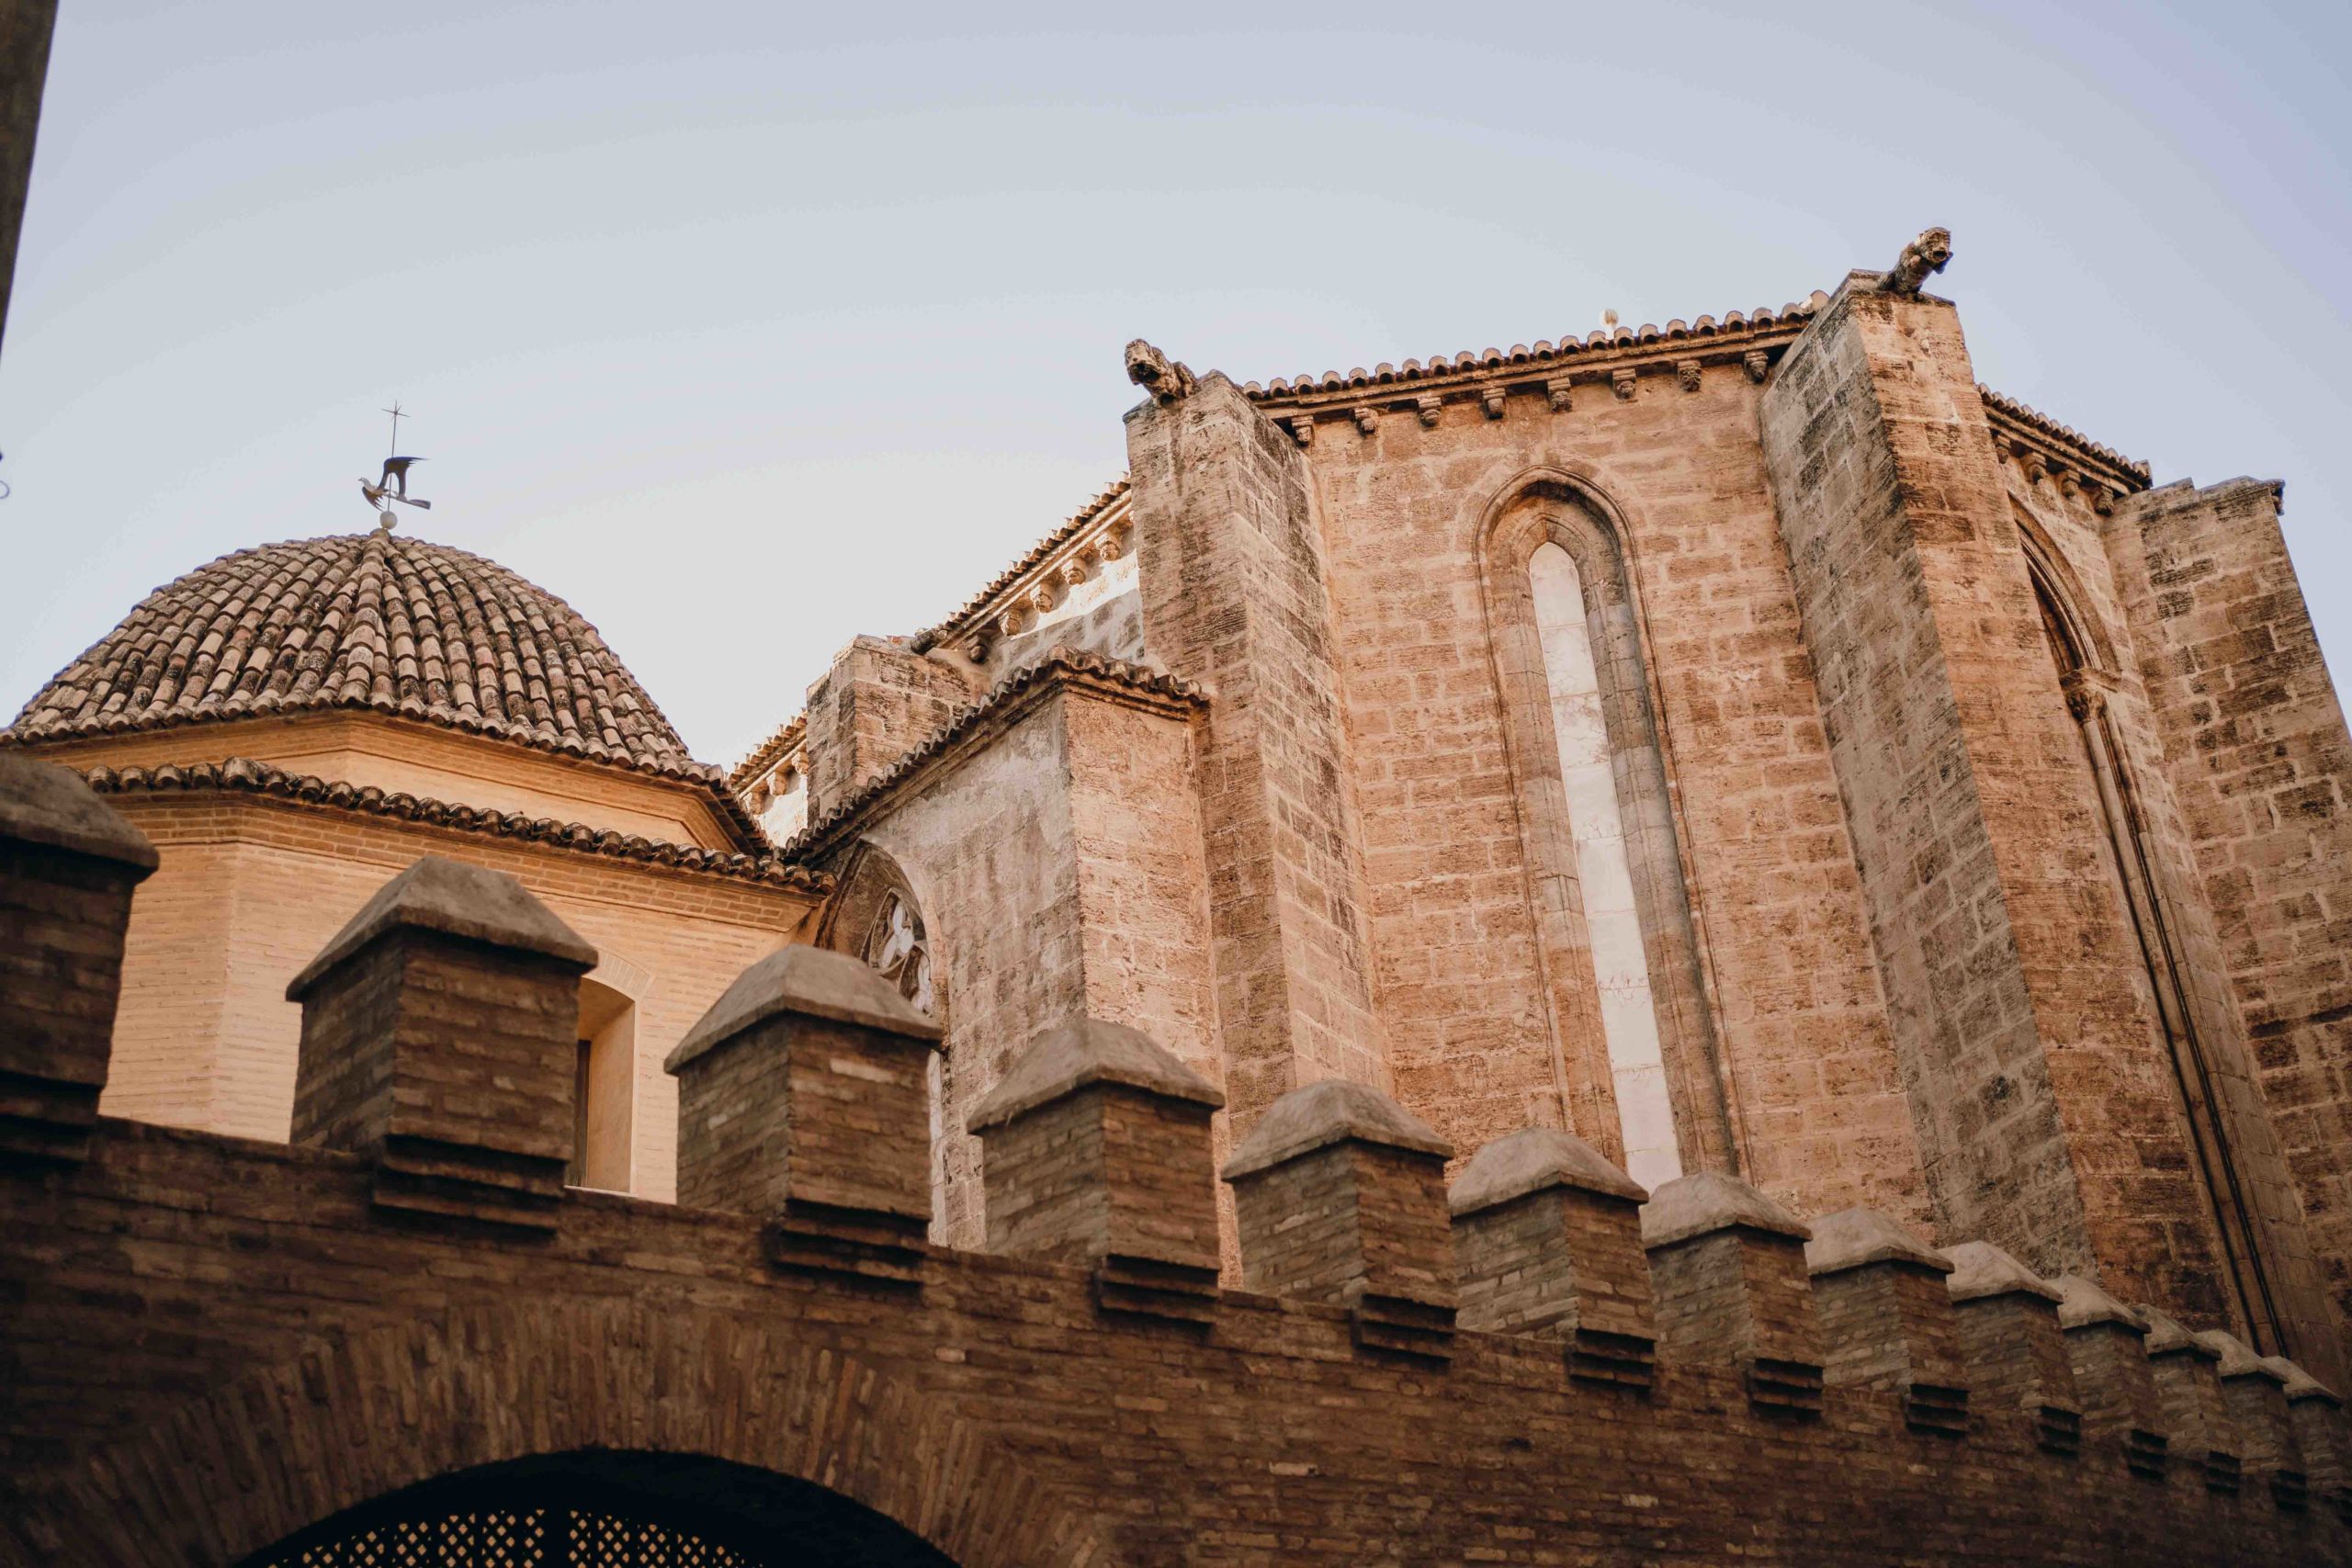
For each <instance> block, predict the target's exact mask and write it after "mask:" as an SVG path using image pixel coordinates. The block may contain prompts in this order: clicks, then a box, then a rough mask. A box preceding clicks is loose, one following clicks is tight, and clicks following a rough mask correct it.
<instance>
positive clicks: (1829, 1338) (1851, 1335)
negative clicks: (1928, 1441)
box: [1804, 1208, 1968, 1438]
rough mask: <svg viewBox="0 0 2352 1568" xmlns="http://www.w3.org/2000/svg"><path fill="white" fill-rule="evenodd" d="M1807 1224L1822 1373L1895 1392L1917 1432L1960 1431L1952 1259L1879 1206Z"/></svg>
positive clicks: (1962, 1398)
mask: <svg viewBox="0 0 2352 1568" xmlns="http://www.w3.org/2000/svg"><path fill="white" fill-rule="evenodd" d="M1812 1228H1813V1239H1812V1240H1810V1241H1808V1242H1807V1243H1805V1248H1804V1261H1805V1269H1806V1270H1807V1272H1808V1273H1810V1274H1811V1276H1812V1278H1813V1302H1814V1310H1815V1314H1816V1315H1817V1316H1818V1317H1819V1319H1820V1323H1821V1342H1822V1351H1823V1361H1822V1381H1823V1382H1825V1383H1826V1384H1827V1385H1828V1386H1830V1387H1833V1388H1839V1387H1859V1388H1882V1389H1891V1390H1894V1391H1895V1392H1896V1393H1900V1394H1901V1395H1902V1397H1903V1415H1904V1420H1905V1423H1906V1424H1907V1425H1908V1426H1909V1427H1911V1428H1912V1429H1913V1430H1914V1431H1920V1432H1933V1433H1937V1434H1939V1435H1941V1436H1944V1437H1952V1438H1957V1437H1964V1436H1966V1435H1967V1431H1968V1387H1967V1378H1966V1375H1965V1373H1964V1371H1963V1370H1962V1364H1961V1350H1960V1328H1959V1325H1958V1324H1957V1323H1956V1322H1955V1321H1954V1320H1953V1316H1952V1304H1951V1294H1950V1292H1947V1291H1946V1290H1945V1288H1944V1276H1946V1275H1947V1274H1950V1273H1951V1263H1950V1262H1949V1261H1948V1260H1946V1259H1945V1258H1944V1257H1943V1255H1942V1254H1941V1253H1939V1252H1937V1251H1935V1250H1934V1249H1933V1248H1931V1247H1928V1245H1927V1244H1926V1243H1924V1242H1922V1241H1920V1240H1919V1239H1918V1238H1917V1236H1915V1235H1912V1234H1911V1233H1910V1232H1909V1231H1907V1230H1905V1228H1904V1227H1903V1226H1902V1224H1899V1223H1898V1222H1896V1221H1895V1220H1894V1219H1891V1218H1889V1217H1888V1216H1887V1215H1885V1214H1882V1213H1879V1212H1878V1211H1877V1210H1875V1209H1861V1208H1855V1209H1840V1210H1839V1211H1838V1212H1837V1213H1834V1214H1825V1215H1823V1216H1822V1217H1821V1218H1819V1219H1817V1220H1815V1221H1814V1222H1813V1227H1812Z"/></svg>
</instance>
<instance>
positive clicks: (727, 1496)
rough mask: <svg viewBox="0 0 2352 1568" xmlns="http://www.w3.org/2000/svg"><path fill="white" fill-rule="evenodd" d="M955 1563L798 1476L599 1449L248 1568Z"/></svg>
mask: <svg viewBox="0 0 2352 1568" xmlns="http://www.w3.org/2000/svg"><path fill="white" fill-rule="evenodd" d="M428 1565H429V1568H954V1564H953V1562H951V1560H950V1559H948V1558H947V1557H944V1556H943V1555H941V1553H940V1552H939V1551H937V1550H936V1549H934V1548H933V1547H932V1546H930V1545H928V1544H927V1543H925V1542H924V1541H922V1540H920V1539H919V1538H917V1537H916V1536H915V1535H913V1534H912V1533H911V1532H910V1531H909V1530H907V1529H905V1528H904V1527H902V1526H900V1525H899V1524H897V1523H895V1522H894V1521H892V1520H890V1519H888V1518H886V1517H883V1516H882V1515H880V1514H878V1513H876V1512H875V1511H874V1510H873V1509H871V1508H868V1507H865V1506H863V1505H861V1504H858V1503H855V1502H853V1501H851V1500H850V1499H849V1498H847V1497H844V1496H842V1495H840V1494H838V1493H835V1492H830V1491H828V1490H826V1489H825V1488H824V1487H821V1486H818V1485H815V1484H813V1483H809V1482H806V1481H799V1480H796V1479H794V1478H792V1477H790V1476H783V1475H776V1474H774V1473H772V1472H767V1471H763V1470H757V1469H753V1468H752V1467H750V1466H747V1465H741V1464H734V1463H730V1462H729V1461H723V1460H715V1459H706V1458H702V1457H700V1456H695V1455H680V1454H662V1453H628V1452H615V1451H612V1450H589V1451H585V1452H579V1453H569V1454H555V1455H545V1456H539V1457H535V1458H531V1459H526V1460H517V1461H510V1462H508V1463H504V1464H494V1465H486V1466H484V1467H482V1468H481V1469H478V1470H470V1471H466V1472H461V1473H459V1474H457V1475H450V1476H443V1477H440V1478H438V1479H435V1480H433V1481H428V1482H424V1483H422V1484H419V1485H416V1486H411V1487H406V1488H403V1489H402V1490H401V1491H398V1492H394V1493H392V1494H390V1495H387V1496H383V1497H379V1498H376V1499H374V1500H372V1501H370V1502H367V1503H363V1504H361V1505H359V1506H357V1507H354V1508H348V1509H345V1511H344V1512H342V1513H340V1514H337V1515H336V1516H334V1517H333V1518H330V1519H326V1520H323V1521H322V1522H321V1523H319V1524H317V1525H313V1526H311V1528H310V1529H305V1530H302V1531H300V1533H298V1534H297V1535H295V1536H292V1537H290V1538H288V1540H282V1541H279V1542H278V1543H277V1545H275V1546H272V1547H270V1548H268V1549H267V1550H266V1551H261V1552H257V1553H255V1554H254V1556H252V1557H249V1558H247V1559H246V1560H245V1563H244V1568H428Z"/></svg>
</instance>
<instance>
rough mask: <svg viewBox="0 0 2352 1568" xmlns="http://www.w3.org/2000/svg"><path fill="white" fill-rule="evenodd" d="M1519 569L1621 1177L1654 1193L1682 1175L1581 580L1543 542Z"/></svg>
mask: <svg viewBox="0 0 2352 1568" xmlns="http://www.w3.org/2000/svg"><path fill="white" fill-rule="evenodd" d="M1527 573H1528V578H1529V581H1530V586H1531V587H1532V590H1533V594H1534V601H1535V627H1536V632H1537V635H1538V636H1539V637H1541V638H1542V640H1543V645H1544V679H1545V683H1546V684H1547V685H1548V687H1549V688H1550V692H1551V706H1552V733H1553V737H1554V739H1555V741H1556V743H1557V745H1558V747H1559V763H1560V782H1561V784H1562V786H1563V787H1564V788H1565V790H1566V795H1567V806H1568V823H1569V830H1570V833H1571V835H1572V837H1573V839H1574V841H1575V844H1576V862H1577V880H1578V883H1579V884H1580V885H1581V887H1582V889H1583V894H1584V919H1585V927H1586V930H1587V931H1588V932H1589V937H1590V941H1591V943H1592V970H1593V983H1594V985H1595V987H1597V988H1598V990H1599V991H1600V1028H1601V1034H1602V1036H1603V1038H1604V1039H1605V1041H1606V1042H1607V1043H1608V1048H1609V1068H1610V1077H1611V1082H1612V1084H1613V1086H1614V1088H1615V1089H1616V1098H1617V1116H1618V1122H1619V1125H1620V1127H1621V1129H1622V1131H1623V1137H1624V1144H1625V1169H1626V1172H1627V1174H1629V1175H1630V1176H1632V1177H1633V1179H1634V1180H1636V1181H1638V1182H1640V1183H1642V1184H1643V1185H1644V1186H1645V1187H1655V1186H1657V1184H1658V1183H1659V1182H1661V1181H1670V1180H1672V1179H1674V1178H1676V1177H1678V1176H1680V1175H1681V1174H1682V1155H1681V1150H1680V1146H1679V1142H1678V1140H1677V1139H1676V1137H1675V1132H1674V1107H1673V1101H1672V1098H1671V1096H1670V1095H1669V1093H1668V1086H1667V1075H1666V1055H1665V1050H1664V1045H1663V1043H1662V1041H1661V1038H1660V1035H1659V1031H1658V1010H1657V1001H1656V998H1654V997H1653V996H1652V995H1651V992H1650V964H1649V951H1648V945H1647V943H1646V942H1645V941H1644V940H1643V934H1642V918H1641V911H1640V908H1639V907H1638V906H1637V904H1636V902H1635V899H1634V871H1633V863H1632V859H1631V857H1630V856H1629V854H1628V853H1627V848H1626V837H1625V825H1624V819H1623V815H1622V814H1621V812H1620V811H1619V808H1618V801H1617V771H1618V769H1617V758H1616V754H1615V751H1614V750H1613V749H1612V748H1611V745H1610V739H1609V723H1608V715H1607V712H1606V709H1605V706H1604V700H1603V696H1602V693H1601V685H1600V668H1599V666H1598V665H1597V664H1596V662H1595V660H1594V658H1593V647H1592V634H1591V629H1590V627H1589V624H1588V621H1587V616H1586V611H1585V585H1584V581H1583V578H1582V575H1581V574H1580V573H1579V572H1578V571H1577V563H1576V561H1575V559H1574V558H1572V557H1571V556H1570V555H1569V554H1568V552H1567V551H1566V550H1564V549H1562V548H1561V547H1559V546H1558V545H1556V544H1554V543H1551V542H1550V541H1548V540H1547V541H1545V542H1544V544H1543V545H1541V546H1539V547H1537V548H1536V550H1535V553H1534V555H1533V556H1532V558H1530V559H1529V561H1528V563H1527Z"/></svg>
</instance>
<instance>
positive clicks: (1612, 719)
mask: <svg viewBox="0 0 2352 1568" xmlns="http://www.w3.org/2000/svg"><path fill="white" fill-rule="evenodd" d="M1486 554H1487V559H1486V573H1487V594H1488V600H1487V603H1488V610H1489V616H1490V620H1491V623H1492V630H1493V633H1494V637H1495V649H1496V660H1497V665H1498V671H1497V672H1498V675H1499V676H1500V677H1501V681H1502V691H1503V694H1504V696H1505V698H1506V703H1505V707H1506V713H1507V716H1508V726H1509V731H1510V739H1511V754H1512V766H1513V772H1514V773H1515V774H1516V775H1517V778H1518V781H1519V785H1520V793H1521V823H1522V829H1523V834H1524V838H1525V840H1526V845H1527V852H1528V859H1529V863H1530V866H1531V876H1532V889H1533V892H1534V897H1535V905H1536V911H1535V912H1536V922H1537V929H1538V933H1539V940H1540V942H1541V944H1542V948H1543V952H1544V964H1545V968H1546V972H1547V979H1548V982H1549V985H1550V988H1551V991H1552V1001H1553V1021H1554V1027H1555V1035H1556V1036H1557V1037H1558V1043H1559V1046H1560V1069H1559V1070H1560V1076H1561V1078H1562V1092H1563V1095H1564V1098H1565V1099H1566V1101H1567V1114H1568V1118H1569V1121H1570V1123H1571V1125H1573V1126H1575V1127H1576V1130H1577V1131H1578V1132H1580V1133H1583V1134H1585V1135H1586V1136H1588V1137H1593V1138H1594V1139H1595V1141H1596V1142H1598V1143H1600V1145H1602V1146H1603V1147H1604V1148H1606V1149H1610V1150H1611V1152H1612V1153H1615V1154H1616V1155H1617V1156H1619V1158H1620V1159H1621V1161H1622V1163H1623V1165H1624V1168H1625V1169H1626V1170H1627V1171H1628V1172H1629V1173H1630V1174H1631V1175H1632V1176H1633V1177H1634V1179H1635V1180H1637V1181H1640V1182H1642V1183H1643V1184H1644V1185H1645V1186H1651V1187H1655V1186H1657V1184H1658V1183H1660V1182H1662V1181H1668V1180H1671V1179H1674V1178H1675V1177H1677V1176H1679V1175H1681V1174H1683V1173H1684V1172H1685V1171H1686V1170H1698V1169H1736V1168H1737V1157H1736V1149H1735V1146H1734V1144H1733V1140H1732V1136H1731V1131H1730V1111H1729V1106H1728V1097H1727V1094H1726V1092H1725V1089H1724V1084H1723V1081H1722V1077H1721V1066H1720V1063H1719V1061H1718V1058H1717V1053H1716V1048H1715V1032H1714V1024H1713V1014H1712V1010H1711V1009H1710V1008H1709V1005H1708V1002H1707V998H1706V986H1705V981H1704V977H1703V974H1702V967H1701V964H1700V958H1699V946H1698V938H1697V932H1696V927H1695V923H1694V921H1693V919H1692V916H1691V902H1690V894H1689V890H1688V888H1687V886H1686V885H1685V882H1684V877H1683V869H1682V859H1681V850H1680V846H1679V835H1678V834H1677V831H1676V828H1675V818H1674V807H1673V802H1672V800H1671V798H1670V796H1669V795H1668V788H1667V771H1666V759H1665V753H1664V749H1663V746H1662V744H1661V741H1660V739H1659V732H1658V725H1657V712H1656V705H1655V700H1654V697H1653V694H1652V691H1651V683H1650V675H1649V670H1648V664H1647V660H1646V658H1645V654H1644V649H1643V638H1642V630H1641V621H1640V616H1639V614H1638V608H1637V605H1636V604H1635V600H1634V589H1633V584H1632V581H1631V579H1630V576H1629V574H1628V572H1627V570H1626V565H1625V556H1624V552H1623V546H1622V536H1621V534H1620V533H1619V530H1618V526H1617V525H1616V523H1615V521H1614V519H1613V515H1612V509H1611V508H1610V507H1609V506H1608V505H1607V503H1606V502H1603V501H1602V500H1601V499H1600V497H1599V496H1598V495H1597V494H1595V493H1593V492H1591V491H1589V490H1588V489H1587V488H1586V487H1584V486H1583V485H1581V484H1579V483H1577V482H1576V481H1573V480H1571V479H1567V478H1566V476H1561V477H1558V478H1548V479H1538V480H1536V481H1534V482H1532V483H1530V484H1527V485H1524V486H1522V487H1521V488H1520V489H1519V490H1518V491H1515V492H1514V493H1512V494H1511V495H1510V497H1509V498H1508V499H1507V500H1506V501H1505V502H1503V503H1502V504H1501V505H1499V506H1498V508H1497V509H1496V511H1495V513H1493V514H1492V519H1491V522H1490V525H1489V531H1488V534H1487V548H1486ZM1604 1106H1605V1107H1606V1108H1607V1109H1606V1110H1605V1111H1604V1110H1602V1109H1600V1108H1601V1107H1604ZM1588 1107H1590V1108H1592V1109H1589V1110H1588V1109H1587V1108H1588ZM1580 1123H1581V1124H1580Z"/></svg>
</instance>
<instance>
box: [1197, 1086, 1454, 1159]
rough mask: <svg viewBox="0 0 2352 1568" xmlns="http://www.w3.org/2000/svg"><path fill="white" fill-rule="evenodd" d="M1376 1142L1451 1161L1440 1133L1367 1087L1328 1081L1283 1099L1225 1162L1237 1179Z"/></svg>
mask: <svg viewBox="0 0 2352 1568" xmlns="http://www.w3.org/2000/svg"><path fill="white" fill-rule="evenodd" d="M1344 1143H1359V1144H1372V1145H1378V1146H1380V1147H1384V1148H1392V1149H1407V1150H1410V1151H1411V1152H1413V1153H1415V1154H1424V1155H1435V1156H1437V1157H1438V1158H1440V1159H1451V1158H1452V1157H1453V1145H1452V1144H1449V1143H1447V1142H1446V1141H1445V1140H1444V1139H1443V1138H1442V1137H1440V1136H1439V1135H1438V1132H1437V1129H1436V1128H1434V1127H1432V1126H1430V1124H1429V1123H1428V1122H1424V1121H1422V1120H1421V1119H1420V1118H1419V1117H1418V1116H1416V1115H1414V1114H1413V1113H1412V1112H1411V1111H1408V1110H1406V1109H1405V1108H1404V1107H1403V1106H1401V1105H1399V1104H1397V1102H1396V1101H1395V1100H1391V1099H1389V1098H1388V1097H1387V1096H1386V1095H1385V1094H1382V1093H1381V1092H1380V1091H1379V1090H1378V1089H1374V1088H1372V1087H1370V1086H1369V1085H1366V1084H1360V1083H1358V1082H1356V1081H1355V1080H1354V1079H1352V1078H1323V1079H1321V1080H1319V1081H1317V1082H1316V1083H1312V1084H1309V1085H1307V1086H1306V1088H1305V1089H1296V1090H1294V1091H1293V1092H1291V1093H1289V1094H1286V1095H1284V1096H1283V1098H1282V1099H1280V1100H1276V1101H1275V1102H1274V1103H1273V1105H1272V1107H1270V1108H1269V1109H1268V1110H1267V1111H1266V1114H1265V1116H1264V1117H1263V1118H1262V1119H1261V1120H1260V1122H1258V1125H1257V1126H1256V1127H1255V1128H1254V1129H1252V1130H1251V1132H1250V1135H1249V1136H1248V1137H1247V1138H1244V1139H1243V1140H1242V1141H1241V1146H1240V1147H1239V1148H1238V1149H1236V1150H1234V1151H1233V1156H1232V1157H1231V1158H1230V1159H1227V1161H1226V1162H1225V1179H1226V1180H1227V1181H1235V1180H1238V1179H1241V1178H1243V1177H1248V1176H1254V1175H1256V1174H1257V1173H1258V1172H1260V1171H1261V1170H1269V1169H1272V1168H1273V1167H1275V1166H1278V1165H1281V1164H1283V1162H1284V1161H1286V1160H1294V1159H1296V1158H1297V1157H1298V1156H1301V1155H1306V1154H1312V1153H1314V1152H1315V1151H1316V1150H1317V1149H1320V1148H1326V1147H1329V1145H1333V1144H1344Z"/></svg>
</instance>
